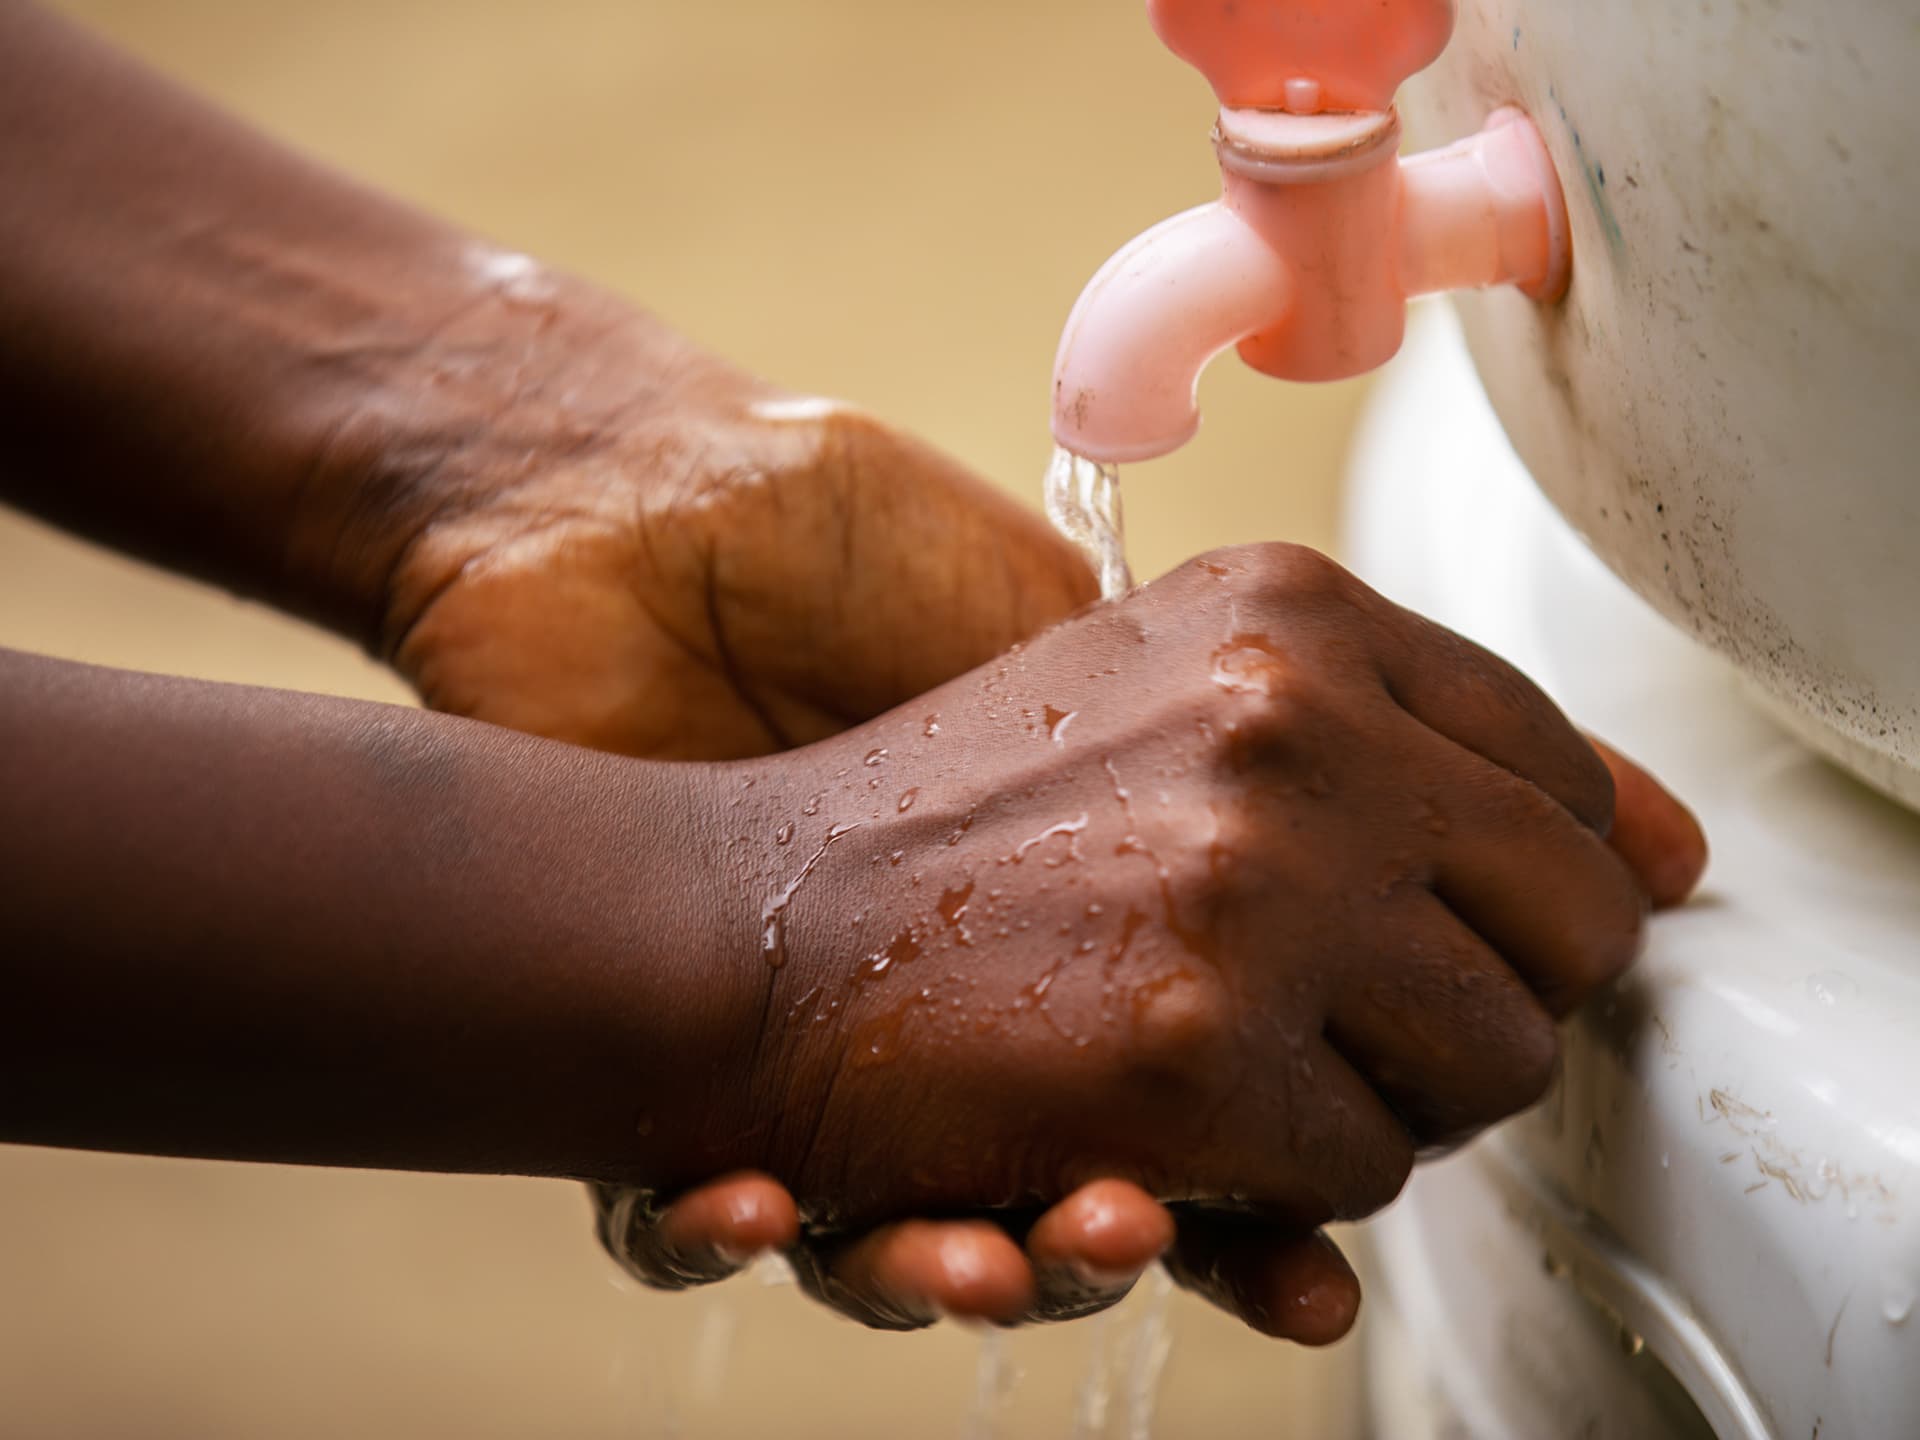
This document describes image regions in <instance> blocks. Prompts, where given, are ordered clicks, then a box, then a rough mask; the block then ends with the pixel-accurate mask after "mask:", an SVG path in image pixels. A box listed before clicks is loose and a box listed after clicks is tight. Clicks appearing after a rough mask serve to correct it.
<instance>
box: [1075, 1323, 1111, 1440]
mask: <svg viewBox="0 0 1920 1440" xmlns="http://www.w3.org/2000/svg"><path fill="white" fill-rule="evenodd" d="M1088 1328H1089V1330H1090V1332H1091V1334H1092V1339H1091V1341H1090V1342H1089V1344H1088V1346H1087V1368H1086V1369H1085V1370H1083V1371H1082V1372H1081V1375H1080V1383H1079V1384H1078V1385H1077V1386H1075V1387H1074V1392H1073V1440H1102V1437H1103V1436H1105V1434H1106V1433H1107V1411H1108V1410H1109V1409H1111V1408H1112V1405H1113V1357H1112V1355H1111V1354H1110V1353H1109V1351H1110V1347H1111V1342H1112V1333H1111V1332H1112V1330H1113V1311H1111V1310H1107V1311H1103V1312H1102V1313H1101V1314H1100V1315H1098V1316H1096V1317H1095V1318H1094V1319H1093V1320H1091V1321H1089V1322H1088Z"/></svg>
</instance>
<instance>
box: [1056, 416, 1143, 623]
mask: <svg viewBox="0 0 1920 1440" xmlns="http://www.w3.org/2000/svg"><path fill="white" fill-rule="evenodd" d="M1046 497H1047V518H1048V519H1049V520H1051V521H1052V522H1053V528H1054V529H1056V530H1058V531H1059V532H1060V533H1061V534H1062V535H1064V536H1065V537H1066V538H1067V539H1068V540H1071V541H1072V542H1073V543H1074V545H1075V546H1076V547H1077V548H1078V549H1079V551H1080V553H1081V554H1082V555H1084V556H1086V557H1087V564H1088V565H1090V566H1092V567H1093V573H1094V574H1095V575H1096V576H1098V577H1099V579H1100V596H1101V598H1102V599H1104V600H1117V599H1118V598H1119V597H1120V596H1122V595H1124V594H1126V593H1127V591H1129V590H1131V589H1132V588H1133V572H1132V571H1130V570H1128V569H1127V531H1126V523H1125V520H1124V518H1123V516H1122V515H1121V511H1120V470H1119V467H1118V466H1115V465H1102V464H1100V463H1099V462H1098V461H1095V460H1088V459H1086V458H1085V457H1084V456H1080V455H1076V454H1074V453H1073V452H1072V451H1071V450H1067V449H1063V448H1058V447H1056V448H1055V450H1054V452H1053V462H1052V463H1051V464H1050V465H1048V466H1047V487H1046Z"/></svg>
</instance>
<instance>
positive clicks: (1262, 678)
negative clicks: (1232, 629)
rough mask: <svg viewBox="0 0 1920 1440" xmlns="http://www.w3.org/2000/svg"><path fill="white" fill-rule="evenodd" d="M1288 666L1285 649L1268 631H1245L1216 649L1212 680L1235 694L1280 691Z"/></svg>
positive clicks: (1273, 693) (1274, 692)
mask: <svg viewBox="0 0 1920 1440" xmlns="http://www.w3.org/2000/svg"><path fill="white" fill-rule="evenodd" d="M1289 670H1290V667H1289V665H1288V664H1287V656H1286V652H1285V651H1283V650H1282V649H1281V648H1280V647H1279V646H1278V645H1276V644H1274V642H1273V641H1272V640H1271V639H1269V638H1268V637H1267V636H1265V635H1255V634H1252V633H1250V632H1242V633H1241V634H1238V635H1233V636H1230V637H1229V638H1228V640H1227V643H1226V644H1224V645H1222V646H1221V647H1220V648H1219V649H1218V650H1215V651H1214V652H1213V683H1214V684H1216V685H1218V686H1219V687H1220V688H1221V689H1222V690H1228V691H1232V692H1233V693H1234V694H1236V695H1269V696H1271V695H1278V694H1280V693H1281V690H1282V689H1283V688H1284V687H1285V685H1286V682H1287V677H1288V674H1289Z"/></svg>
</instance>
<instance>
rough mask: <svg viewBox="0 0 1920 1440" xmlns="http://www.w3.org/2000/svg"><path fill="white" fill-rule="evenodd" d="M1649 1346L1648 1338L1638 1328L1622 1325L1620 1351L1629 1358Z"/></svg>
mask: <svg viewBox="0 0 1920 1440" xmlns="http://www.w3.org/2000/svg"><path fill="white" fill-rule="evenodd" d="M1646 1348H1647V1342H1646V1338H1645V1337H1644V1336H1642V1335H1641V1334H1640V1333H1639V1332H1638V1331H1636V1330H1629V1329H1627V1327H1626V1326H1624V1325H1622V1326H1621V1327H1620V1353H1621V1354H1622V1355H1625V1356H1626V1357H1628V1358H1629V1359H1631V1358H1633V1357H1634V1356H1635V1355H1638V1354H1639V1353H1640V1352H1641V1351H1643V1350H1645V1349H1646Z"/></svg>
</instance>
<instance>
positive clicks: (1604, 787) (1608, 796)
mask: <svg viewBox="0 0 1920 1440" xmlns="http://www.w3.org/2000/svg"><path fill="white" fill-rule="evenodd" d="M1569 738H1570V740H1571V745H1572V749H1571V758H1570V760H1569V762H1568V766H1567V769H1568V774H1567V777H1566V782H1565V792H1566V796H1567V808H1568V809H1569V810H1571V811H1572V812H1573V817H1574V818H1575V819H1576V820H1578V821H1579V822H1580V823H1581V824H1582V825H1585V826H1586V827H1587V828H1588V829H1589V830H1592V831H1593V832H1594V833H1595V834H1598V835H1607V834H1611V833H1612V831H1613V810H1614V803H1615V795H1614V786H1613V772H1612V771H1610V770H1609V769H1607V767H1606V764H1605V763H1604V762H1603V761H1602V760H1601V759H1600V755H1599V752H1597V751H1596V750H1595V749H1594V748H1593V747H1592V746H1591V745H1589V744H1587V743H1586V742H1585V741H1584V740H1582V739H1580V737H1579V736H1578V735H1573V736H1571V737H1569Z"/></svg>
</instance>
